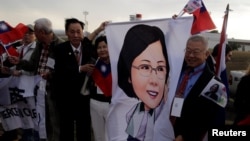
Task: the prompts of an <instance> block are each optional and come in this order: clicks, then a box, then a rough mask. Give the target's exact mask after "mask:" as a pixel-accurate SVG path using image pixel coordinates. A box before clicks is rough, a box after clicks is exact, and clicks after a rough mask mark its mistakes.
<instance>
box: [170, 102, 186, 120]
mask: <svg viewBox="0 0 250 141" xmlns="http://www.w3.org/2000/svg"><path fill="white" fill-rule="evenodd" d="M183 102H184V98H179V97H175V98H174V101H173V105H172V110H171V116H175V117H180V116H181V110H182V106H183Z"/></svg>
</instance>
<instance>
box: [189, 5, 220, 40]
mask: <svg viewBox="0 0 250 141" xmlns="http://www.w3.org/2000/svg"><path fill="white" fill-rule="evenodd" d="M201 4H202V6H201V7H200V8H199V9H197V10H195V11H194V12H193V16H194V21H193V25H192V29H191V34H192V35H194V34H198V33H200V32H202V31H206V30H212V29H215V28H216V26H215V25H214V23H213V20H212V19H211V17H210V15H209V13H208V11H207V9H206V7H205V5H204V3H203V2H201Z"/></svg>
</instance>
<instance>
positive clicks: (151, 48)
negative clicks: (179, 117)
mask: <svg viewBox="0 0 250 141" xmlns="http://www.w3.org/2000/svg"><path fill="white" fill-rule="evenodd" d="M117 71H118V85H119V87H120V88H121V89H122V90H123V91H124V93H125V94H126V95H127V96H128V97H130V98H136V99H138V103H137V104H136V105H134V106H133V108H132V109H130V110H129V111H128V112H127V114H126V121H127V128H126V133H127V134H128V138H127V140H128V141H146V140H153V127H154V123H155V120H156V119H157V117H158V115H159V114H160V112H161V106H162V105H163V104H164V103H165V101H166V95H167V93H166V92H167V81H168V74H169V63H168V55H167V49H166V45H165V39H164V34H163V32H162V31H161V29H159V28H158V27H156V26H149V25H143V24H140V25H135V26H133V27H132V28H130V29H129V30H128V32H127V34H126V36H125V39H124V43H123V46H122V49H121V52H120V56H119V59H118V66H117Z"/></svg>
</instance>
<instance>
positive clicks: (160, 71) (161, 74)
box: [132, 64, 167, 79]
mask: <svg viewBox="0 0 250 141" xmlns="http://www.w3.org/2000/svg"><path fill="white" fill-rule="evenodd" d="M132 67H133V68H135V69H137V70H138V71H139V73H140V74H141V75H142V76H145V77H149V76H150V75H151V73H152V70H154V71H155V73H156V76H157V78H158V79H165V78H166V74H167V68H166V66H157V67H156V68H153V67H152V66H151V65H147V64H142V65H139V66H133V65H132Z"/></svg>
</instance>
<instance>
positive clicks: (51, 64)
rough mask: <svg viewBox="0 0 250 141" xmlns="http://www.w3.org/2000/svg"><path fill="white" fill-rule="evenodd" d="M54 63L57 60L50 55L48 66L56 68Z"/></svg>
mask: <svg viewBox="0 0 250 141" xmlns="http://www.w3.org/2000/svg"><path fill="white" fill-rule="evenodd" d="M54 65H55V60H54V59H53V58H51V57H48V61H47V64H46V66H48V67H50V68H51V69H54Z"/></svg>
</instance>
